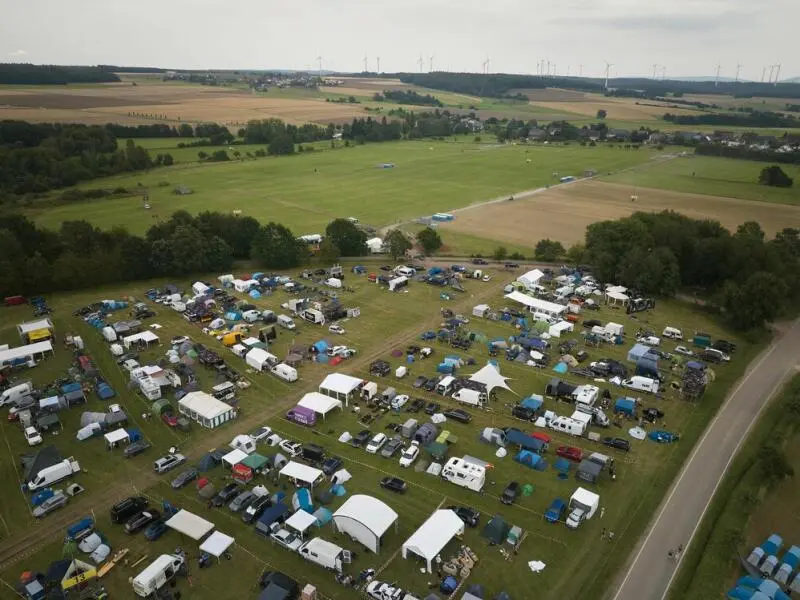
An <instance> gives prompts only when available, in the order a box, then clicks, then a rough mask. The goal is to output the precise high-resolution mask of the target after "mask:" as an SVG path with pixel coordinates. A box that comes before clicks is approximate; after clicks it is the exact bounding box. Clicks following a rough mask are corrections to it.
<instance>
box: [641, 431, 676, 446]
mask: <svg viewBox="0 0 800 600" xmlns="http://www.w3.org/2000/svg"><path fill="white" fill-rule="evenodd" d="M647 437H648V438H649V439H651V440H652V441H654V442H658V443H659V444H671V443H672V442H675V441H677V440H678V436H676V435H675V434H674V433H672V432H671V431H651V432H650V433H648V434H647Z"/></svg>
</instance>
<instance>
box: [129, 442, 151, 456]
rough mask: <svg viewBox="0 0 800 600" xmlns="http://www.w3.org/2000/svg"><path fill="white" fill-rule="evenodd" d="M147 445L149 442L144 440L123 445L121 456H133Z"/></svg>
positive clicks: (138, 453)
mask: <svg viewBox="0 0 800 600" xmlns="http://www.w3.org/2000/svg"><path fill="white" fill-rule="evenodd" d="M149 447H150V442H148V441H146V440H139V441H138V442H133V443H132V444H128V445H127V446H125V450H123V451H122V456H124V457H125V458H133V457H134V456H139V455H140V454H141V453H142V452H144V451H145V450H147V449H148V448H149Z"/></svg>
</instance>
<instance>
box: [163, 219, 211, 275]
mask: <svg viewBox="0 0 800 600" xmlns="http://www.w3.org/2000/svg"><path fill="white" fill-rule="evenodd" d="M170 243H171V246H172V266H171V268H170V273H171V274H174V275H184V274H188V273H199V272H202V271H205V270H206V267H207V261H206V239H205V237H204V236H203V234H202V233H200V231H199V230H198V229H197V228H196V227H193V226H191V225H181V226H179V227H178V228H176V229H175V233H173V234H172V237H171V238H170Z"/></svg>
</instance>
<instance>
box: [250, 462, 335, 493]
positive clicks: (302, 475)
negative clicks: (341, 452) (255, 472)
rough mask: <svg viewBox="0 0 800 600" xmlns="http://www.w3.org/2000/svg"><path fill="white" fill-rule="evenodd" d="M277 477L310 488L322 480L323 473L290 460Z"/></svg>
mask: <svg viewBox="0 0 800 600" xmlns="http://www.w3.org/2000/svg"><path fill="white" fill-rule="evenodd" d="M245 456H246V455H245ZM279 475H285V476H286V477H289V478H291V479H296V480H298V481H302V482H303V483H307V484H309V485H310V486H311V487H314V484H315V483H316V482H317V481H319V480H320V479H322V477H323V476H324V473H323V472H322V471H320V470H319V469H315V468H314V467H309V466H308V465H304V464H303V463H299V462H295V461H293V460H290V461H289V462H288V463H286V465H285V466H284V467H283V468H282V469H281V471H280V473H279Z"/></svg>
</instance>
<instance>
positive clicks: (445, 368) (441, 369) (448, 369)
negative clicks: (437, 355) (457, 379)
mask: <svg viewBox="0 0 800 600" xmlns="http://www.w3.org/2000/svg"><path fill="white" fill-rule="evenodd" d="M453 370H454V369H453V365H449V364H447V363H439V366H438V367H436V372H437V373H452V372H453Z"/></svg>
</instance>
